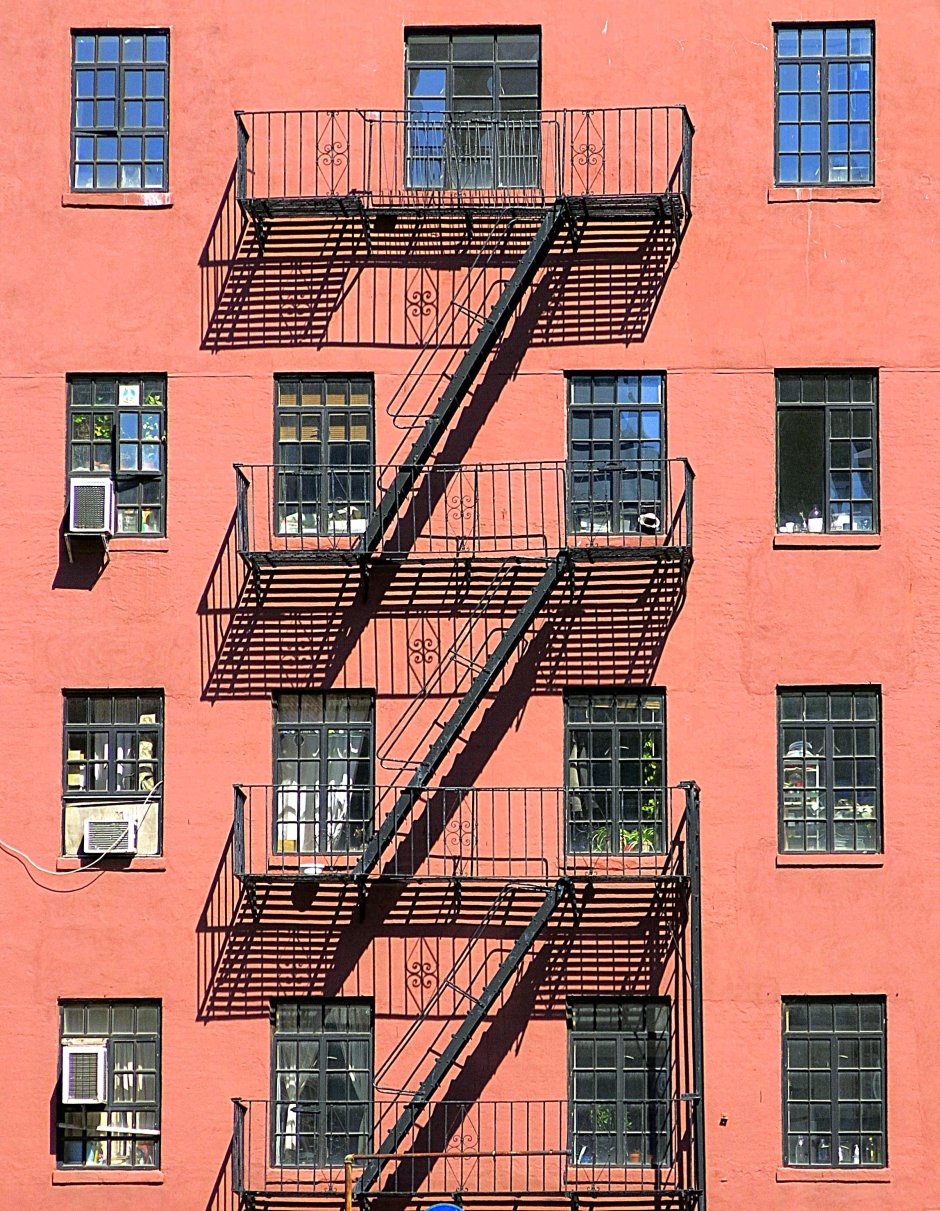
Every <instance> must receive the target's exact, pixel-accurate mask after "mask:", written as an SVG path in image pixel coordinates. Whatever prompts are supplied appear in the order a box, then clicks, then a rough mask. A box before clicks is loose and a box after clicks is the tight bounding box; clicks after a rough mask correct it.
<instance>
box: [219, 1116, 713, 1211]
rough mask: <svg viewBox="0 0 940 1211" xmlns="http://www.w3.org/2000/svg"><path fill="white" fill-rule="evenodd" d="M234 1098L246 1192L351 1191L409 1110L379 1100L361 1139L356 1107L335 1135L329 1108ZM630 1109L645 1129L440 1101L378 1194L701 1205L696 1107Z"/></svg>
mask: <svg viewBox="0 0 940 1211" xmlns="http://www.w3.org/2000/svg"><path fill="white" fill-rule="evenodd" d="M233 1100H234V1110H235V1121H234V1136H233V1140H232V1168H233V1188H234V1191H235V1193H236V1194H261V1193H269V1194H316V1193H330V1192H336V1193H339V1192H342V1191H343V1190H344V1186H345V1185H346V1180H347V1174H348V1176H349V1182H350V1186H352V1185H353V1183H355V1182H356V1180H357V1179H358V1177H359V1175H360V1173H361V1170H362V1168H363V1165H364V1162H366V1161H368V1160H371V1159H373V1158H375V1156H376V1153H377V1151H378V1148H379V1146H380V1144H381V1141H382V1139H383V1138H384V1137H385V1133H386V1132H387V1130H388V1129H389V1128H390V1127H391V1126H392V1124H393V1123H395V1122H396V1121H397V1120H398V1118H399V1115H400V1114H401V1112H402V1111H403V1110H404V1109H405V1106H406V1104H407V1102H406V1101H405V1100H402V1099H387V1098H384V1097H383V1096H382V1095H381V1094H375V1095H374V1099H373V1101H372V1102H371V1105H370V1104H368V1103H366V1104H364V1105H363V1106H362V1109H361V1113H360V1114H359V1115H358V1116H357V1117H358V1119H359V1123H360V1124H361V1125H357V1126H356V1127H355V1128H354V1129H353V1130H352V1131H351V1130H350V1121H351V1119H350V1112H349V1108H348V1106H344V1107H343V1109H342V1111H341V1112H339V1113H338V1114H337V1120H338V1121H337V1123H336V1124H335V1126H336V1130H333V1129H332V1126H331V1122H330V1108H329V1106H327V1107H326V1114H325V1116H324V1115H323V1113H322V1111H321V1110H320V1108H317V1107H313V1106H310V1107H307V1106H305V1105H304V1104H303V1103H290V1102H282V1103H273V1104H272V1102H271V1101H269V1100H265V1099H241V1098H236V1099H233ZM619 1109H620V1115H619V1117H620V1119H621V1120H623V1119H624V1117H625V1116H626V1115H627V1114H629V1113H631V1112H632V1113H633V1114H634V1115H635V1118H636V1122H637V1123H638V1124H641V1127H640V1130H639V1131H636V1130H634V1131H633V1132H631V1131H629V1130H628V1129H627V1128H628V1126H629V1124H625V1123H624V1122H623V1121H621V1122H620V1123H619V1124H618V1127H619V1130H614V1131H612V1130H611V1128H610V1121H611V1118H613V1117H615V1116H616V1115H617V1109H616V1108H615V1109H613V1110H612V1109H610V1108H608V1107H600V1106H599V1107H597V1110H596V1114H595V1121H594V1122H593V1123H591V1122H590V1107H586V1108H585V1107H583V1106H581V1107H579V1110H581V1111H586V1114H584V1115H583V1116H582V1118H581V1120H580V1122H579V1123H578V1124H576V1123H575V1122H574V1119H573V1114H574V1109H573V1107H572V1105H571V1104H569V1102H567V1101H565V1100H554V1101H529V1100H525V1099H513V1100H511V1101H485V1102H477V1101H464V1102H459V1101H439V1102H431V1103H430V1105H429V1106H428V1108H427V1110H426V1111H425V1112H424V1113H423V1114H422V1115H421V1117H420V1119H419V1121H418V1123H417V1124H416V1125H414V1126H412V1127H411V1128H410V1129H409V1132H408V1137H407V1138H406V1140H405V1141H404V1143H403V1146H402V1148H401V1149H400V1150H399V1151H398V1152H396V1153H395V1154H394V1155H390V1156H388V1157H387V1159H386V1158H385V1157H381V1159H382V1167H381V1169H380V1172H379V1177H378V1180H377V1181H376V1182H375V1184H374V1186H373V1187H372V1190H373V1192H377V1191H381V1192H383V1193H391V1194H402V1195H418V1194H431V1195H434V1194H440V1195H447V1196H453V1195H454V1194H455V1193H460V1194H468V1195H472V1194H501V1195H511V1194H519V1195H522V1194H526V1195H531V1194H545V1195H551V1194H575V1193H577V1192H578V1191H583V1192H584V1193H585V1194H588V1193H593V1192H597V1193H604V1194H607V1195H616V1194H620V1195H622V1196H623V1199H624V1202H625V1203H628V1202H629V1201H630V1196H631V1195H636V1194H641V1193H649V1194H656V1193H663V1194H670V1193H672V1194H679V1193H683V1194H686V1195H694V1194H695V1193H696V1192H697V1191H698V1190H699V1188H700V1177H699V1176H698V1175H697V1174H696V1170H695V1148H694V1137H695V1130H696V1098H695V1097H694V1096H692V1095H679V1096H672V1097H667V1098H656V1099H653V1098H638V1099H635V1100H631V1101H630V1102H629V1103H627V1104H626V1105H624V1106H623V1107H622V1108H619ZM605 1111H606V1116H607V1117H606V1119H605V1118H604V1117H603V1115H604V1112H605ZM370 1113H371V1129H370V1126H369V1117H370ZM288 1116H289V1117H288ZM285 1122H288V1123H289V1124H290V1126H289V1129H287V1130H285ZM347 1157H348V1161H347V1159H346V1158H347ZM612 1157H613V1159H614V1160H615V1161H616V1162H617V1163H612V1162H611V1158H612ZM606 1202H607V1205H613V1204H611V1203H610V1200H609V1199H608V1200H606ZM688 1205H693V1204H691V1203H689V1204H688Z"/></svg>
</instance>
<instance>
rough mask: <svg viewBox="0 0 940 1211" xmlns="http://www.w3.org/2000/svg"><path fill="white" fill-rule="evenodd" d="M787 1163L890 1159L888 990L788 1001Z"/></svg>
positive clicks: (830, 1164) (837, 1165)
mask: <svg viewBox="0 0 940 1211" xmlns="http://www.w3.org/2000/svg"><path fill="white" fill-rule="evenodd" d="M783 1084H784V1087H783V1096H784V1110H783V1113H784V1124H783V1132H784V1145H783V1161H784V1164H785V1165H807V1166H809V1165H819V1166H826V1167H831V1168H842V1167H846V1166H850V1167H853V1168H855V1167H864V1166H866V1165H867V1166H883V1165H885V1164H886V1163H887V1150H886V1140H885V1002H884V998H883V997H844V998H838V999H835V1000H828V999H827V1000H822V999H820V998H816V997H800V998H795V999H789V1000H785V1001H784V1002H783Z"/></svg>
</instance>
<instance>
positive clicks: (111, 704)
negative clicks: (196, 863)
mask: <svg viewBox="0 0 940 1211" xmlns="http://www.w3.org/2000/svg"><path fill="white" fill-rule="evenodd" d="M64 757H65V760H64V795H63V805H64V807H63V853H64V854H66V855H70V856H71V855H76V854H80V853H82V852H83V847H84V843H85V831H86V825H87V824H88V823H89V822H92V823H97V824H98V825H100V826H101V827H102V829H103V828H104V826H105V825H106V823H107V822H109V821H110V822H112V824H113V823H115V822H117V823H119V822H121V821H127V822H129V823H130V824H131V825H132V829H131V835H132V836H133V837H134V838H135V841H136V844H135V845H134V846H133V848H134V849H135V851H136V853H138V854H156V853H159V852H160V840H161V807H162V798H163V795H162V790H163V693H162V691H159V690H140V691H128V692H124V693H115V692H113V691H110V690H101V691H97V692H83V693H73V692H69V693H67V694H66V695H65V754H64ZM105 848H107V846H105ZM95 852H98V851H95ZM116 852H121V853H124V852H125V849H124V847H123V845H122V846H121V848H120V851H117V849H116Z"/></svg>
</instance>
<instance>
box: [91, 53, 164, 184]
mask: <svg viewBox="0 0 940 1211" xmlns="http://www.w3.org/2000/svg"><path fill="white" fill-rule="evenodd" d="M169 69H170V35H169V33H168V32H167V31H166V30H155V29H150V30H113V29H108V30H82V31H77V32H75V33H73V34H72V174H71V179H72V188H73V189H76V190H96V191H99V192H102V193H112V192H122V191H124V192H128V191H133V192H141V191H147V190H156V191H164V190H166V189H167V158H168V143H169V138H168V131H169Z"/></svg>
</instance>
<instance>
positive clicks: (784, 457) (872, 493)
mask: <svg viewBox="0 0 940 1211" xmlns="http://www.w3.org/2000/svg"><path fill="white" fill-rule="evenodd" d="M877 398H878V383H877V377H876V375H875V374H874V373H872V372H871V371H867V370H853V371H839V372H832V371H803V372H791V371H786V372H784V371H780V372H778V374H777V529H778V530H779V531H781V532H782V533H796V532H801V531H808V532H810V533H819V534H823V533H826V534H845V533H853V532H854V533H861V534H871V533H873V532H875V531H877V529H878V525H879V519H878V405H877Z"/></svg>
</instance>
